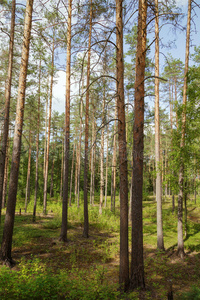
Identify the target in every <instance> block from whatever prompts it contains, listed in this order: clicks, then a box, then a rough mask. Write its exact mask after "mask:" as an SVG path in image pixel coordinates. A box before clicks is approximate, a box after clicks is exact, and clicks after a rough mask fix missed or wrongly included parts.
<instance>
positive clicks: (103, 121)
mask: <svg viewBox="0 0 200 300" xmlns="http://www.w3.org/2000/svg"><path fill="white" fill-rule="evenodd" d="M102 111H103V117H102V129H101V150H100V151H101V152H100V204H99V214H100V215H101V214H102V207H103V195H104V125H105V120H104V119H105V116H104V114H105V83H104V95H103V107H102Z"/></svg>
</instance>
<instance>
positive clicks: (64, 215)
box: [60, 0, 72, 242]
mask: <svg viewBox="0 0 200 300" xmlns="http://www.w3.org/2000/svg"><path fill="white" fill-rule="evenodd" d="M71 19H72V0H68V28H67V66H66V106H65V145H64V178H63V204H62V227H61V234H60V240H61V241H63V242H66V241H67V223H68V216H67V213H68V189H69V139H70V78H71V74H70V73H71V21H72V20H71Z"/></svg>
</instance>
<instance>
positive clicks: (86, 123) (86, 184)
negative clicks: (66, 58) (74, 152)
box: [83, 0, 92, 238]
mask: <svg viewBox="0 0 200 300" xmlns="http://www.w3.org/2000/svg"><path fill="white" fill-rule="evenodd" d="M91 37H92V0H90V29H89V42H88V62H87V92H86V105H85V163H84V229H83V237H86V238H88V236H89V221H88V199H87V195H88V135H89V97H90V91H89V85H90V56H91V49H90V48H91Z"/></svg>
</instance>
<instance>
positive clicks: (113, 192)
mask: <svg viewBox="0 0 200 300" xmlns="http://www.w3.org/2000/svg"><path fill="white" fill-rule="evenodd" d="M116 134H117V101H115V122H114V137H113V160H112V178H111V211H113V212H115V197H116V171H117V170H116V167H117V155H116V152H117V143H116Z"/></svg>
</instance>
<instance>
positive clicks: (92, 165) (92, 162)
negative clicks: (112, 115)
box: [90, 103, 95, 205]
mask: <svg viewBox="0 0 200 300" xmlns="http://www.w3.org/2000/svg"><path fill="white" fill-rule="evenodd" d="M94 142H95V105H94V103H93V114H92V149H91V176H90V205H92V204H94V203H93V191H94V185H93V178H94V150H95V146H94Z"/></svg>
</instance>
